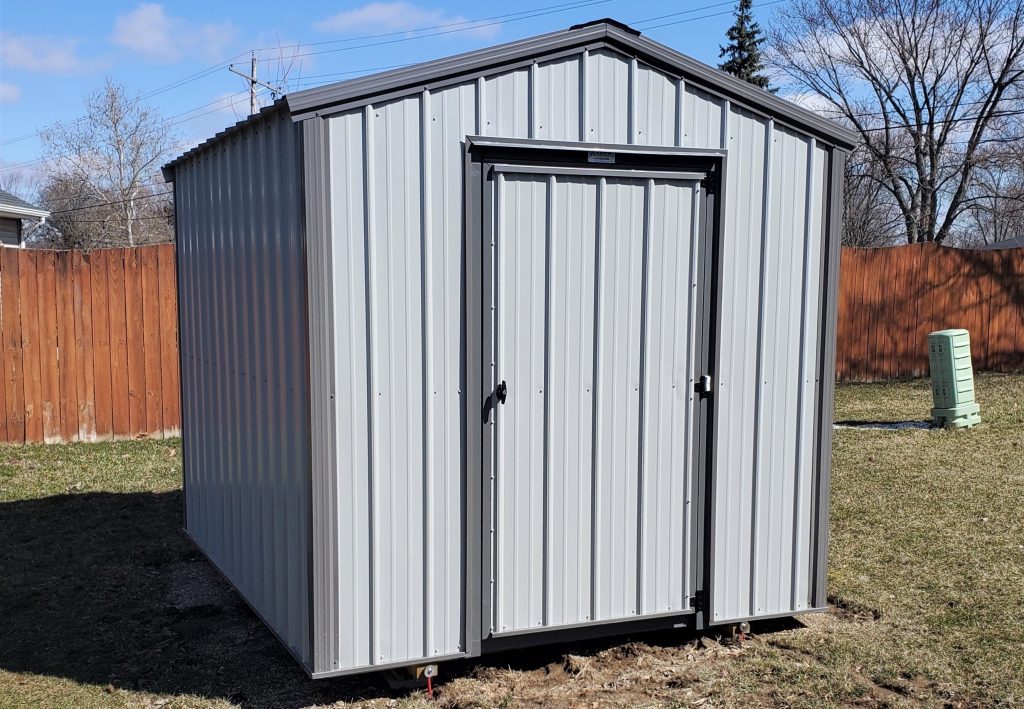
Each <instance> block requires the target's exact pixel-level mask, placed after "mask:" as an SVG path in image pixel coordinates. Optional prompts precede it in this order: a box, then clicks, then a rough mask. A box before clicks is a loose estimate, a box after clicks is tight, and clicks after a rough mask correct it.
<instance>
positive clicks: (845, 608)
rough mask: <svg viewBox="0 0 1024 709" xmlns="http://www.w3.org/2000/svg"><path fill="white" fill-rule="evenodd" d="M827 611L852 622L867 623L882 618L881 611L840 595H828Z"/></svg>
mask: <svg viewBox="0 0 1024 709" xmlns="http://www.w3.org/2000/svg"><path fill="white" fill-rule="evenodd" d="M828 612H829V613H831V614H832V615H834V616H836V617H837V618H841V619H842V620H846V621H850V622H852V623H869V622H872V621H876V620H881V619H882V611H880V610H878V609H877V608H870V607H868V606H865V605H861V604H860V603H857V602H855V601H851V600H849V599H847V598H842V597H840V596H832V595H830V596H829V597H828Z"/></svg>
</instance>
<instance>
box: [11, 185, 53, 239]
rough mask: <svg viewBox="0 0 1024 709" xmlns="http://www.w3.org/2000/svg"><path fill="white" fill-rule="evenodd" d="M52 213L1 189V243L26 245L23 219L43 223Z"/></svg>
mask: <svg viewBox="0 0 1024 709" xmlns="http://www.w3.org/2000/svg"><path fill="white" fill-rule="evenodd" d="M49 216H50V213H49V212H48V211H47V210H45V209H41V208H39V207H36V206H34V205H31V204H29V203H28V202H26V201H25V200H23V199H19V198H18V197H15V196H14V195H12V194H11V193H10V192H4V191H3V190H0V244H3V245H5V246H24V238H25V236H26V235H27V231H26V230H25V227H24V226H23V225H22V220H25V219H27V220H31V221H34V222H38V223H39V224H42V223H43V222H45V221H46V218H47V217H49Z"/></svg>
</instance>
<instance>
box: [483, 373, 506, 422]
mask: <svg viewBox="0 0 1024 709" xmlns="http://www.w3.org/2000/svg"><path fill="white" fill-rule="evenodd" d="M507 397H508V384H506V383H505V380H504V379H502V380H501V384H499V385H498V386H497V387H495V389H494V393H493V394H488V395H487V398H486V399H484V423H488V422H489V421H490V420H491V409H493V408H494V407H495V406H497V404H496V403H495V402H497V403H498V404H504V403H505V399H506V398H507Z"/></svg>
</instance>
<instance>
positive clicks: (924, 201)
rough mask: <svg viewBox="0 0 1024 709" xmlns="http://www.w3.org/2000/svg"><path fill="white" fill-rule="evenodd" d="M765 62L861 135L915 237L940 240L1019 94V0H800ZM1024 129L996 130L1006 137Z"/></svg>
mask: <svg viewBox="0 0 1024 709" xmlns="http://www.w3.org/2000/svg"><path fill="white" fill-rule="evenodd" d="M781 8H782V9H781V10H779V20H778V22H777V23H776V24H775V26H774V27H773V28H772V30H771V31H770V33H769V41H770V46H771V51H770V53H769V61H770V63H771V64H772V65H774V67H775V68H776V69H778V70H780V71H781V72H782V74H783V75H785V76H786V77H788V79H789V80H790V81H791V82H792V83H793V84H794V85H795V86H796V87H798V88H799V89H800V90H803V91H810V92H812V93H814V94H816V95H817V96H819V97H821V98H822V99H824V100H825V102H826V103H827V104H828V105H829V106H830V107H831V108H832V109H833V110H834V112H835V114H836V116H837V117H839V118H841V119H842V120H843V122H845V123H847V124H848V125H850V126H852V127H853V128H854V129H855V130H856V131H857V132H859V133H860V136H861V139H862V141H863V144H864V149H865V151H866V153H867V154H868V155H869V156H870V158H871V160H872V161H874V163H875V164H876V165H877V167H878V173H877V175H875V176H872V178H871V179H877V180H878V181H879V183H880V186H881V187H883V188H884V189H885V191H886V192H887V193H888V194H889V195H891V197H892V199H893V201H894V202H895V204H896V205H897V207H898V209H899V211H900V214H901V216H902V219H903V227H904V230H905V235H906V239H907V241H908V242H920V241H935V242H942V241H945V240H946V239H947V238H948V237H949V236H950V233H951V230H952V229H953V226H954V224H955V223H956V221H957V219H958V218H959V217H961V215H962V214H963V213H964V212H965V211H966V210H967V209H968V206H969V202H968V196H969V194H970V190H971V187H972V184H973V181H974V179H975V171H976V168H977V167H978V165H979V160H980V155H981V151H982V150H983V148H984V146H985V145H986V144H987V143H988V142H989V141H991V140H993V139H994V136H993V130H994V128H995V127H996V124H997V123H998V119H999V118H1000V117H1002V116H1005V115H1007V112H1008V111H1013V110H1015V109H1016V108H1017V107H1018V106H1019V105H1020V102H1021V98H1022V95H1024V94H1022V84H1024V25H1022V23H1024V15H1022V0H959V1H957V0H793V2H792V3H790V4H788V5H783V6H781ZM1016 137H1017V136H1005V135H1002V136H999V137H998V138H997V139H998V140H1007V139H1011V138H1016Z"/></svg>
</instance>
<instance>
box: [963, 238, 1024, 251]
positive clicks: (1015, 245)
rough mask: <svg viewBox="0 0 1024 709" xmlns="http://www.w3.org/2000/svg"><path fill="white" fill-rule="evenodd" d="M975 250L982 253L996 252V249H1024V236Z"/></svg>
mask: <svg viewBox="0 0 1024 709" xmlns="http://www.w3.org/2000/svg"><path fill="white" fill-rule="evenodd" d="M974 248H975V249H979V250H981V251H994V250H996V249H1022V248H1024V236H1015V237H1013V238H1012V239H1004V240H1003V241H997V242H995V243H994V244H985V245H984V246H975V247H974Z"/></svg>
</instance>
